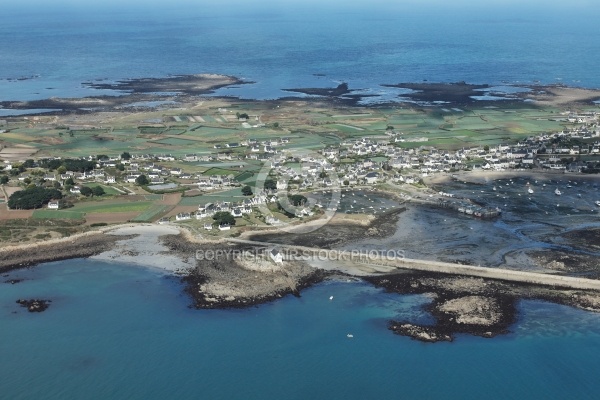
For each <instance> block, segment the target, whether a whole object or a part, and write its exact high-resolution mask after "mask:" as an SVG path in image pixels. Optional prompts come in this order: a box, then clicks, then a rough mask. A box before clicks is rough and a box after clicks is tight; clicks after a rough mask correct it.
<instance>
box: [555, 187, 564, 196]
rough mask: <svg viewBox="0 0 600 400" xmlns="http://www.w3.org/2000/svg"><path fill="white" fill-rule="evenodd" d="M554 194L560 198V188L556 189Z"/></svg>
mask: <svg viewBox="0 0 600 400" xmlns="http://www.w3.org/2000/svg"><path fill="white" fill-rule="evenodd" d="M554 194H555V195H557V196H560V195H561V194H562V193H561V192H560V190H558V188H556V189H555V190H554Z"/></svg>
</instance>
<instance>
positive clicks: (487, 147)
mask: <svg viewBox="0 0 600 400" xmlns="http://www.w3.org/2000/svg"><path fill="white" fill-rule="evenodd" d="M483 151H485V152H486V153H487V152H488V151H490V146H488V145H487V144H486V145H485V146H483Z"/></svg>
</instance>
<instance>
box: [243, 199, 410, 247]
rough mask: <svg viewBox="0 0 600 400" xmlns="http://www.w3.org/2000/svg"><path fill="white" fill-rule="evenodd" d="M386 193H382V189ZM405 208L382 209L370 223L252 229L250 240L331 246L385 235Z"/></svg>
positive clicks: (390, 231) (390, 232)
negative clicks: (309, 229) (305, 228)
mask: <svg viewBox="0 0 600 400" xmlns="http://www.w3.org/2000/svg"><path fill="white" fill-rule="evenodd" d="M380 194H381V195H384V194H383V193H380ZM404 211H406V208H405V207H401V208H398V209H396V210H393V211H389V212H386V213H382V214H380V215H378V216H377V217H375V218H373V220H371V221H369V222H368V223H367V224H361V223H352V222H351V221H345V222H344V223H329V224H327V225H325V226H323V227H321V228H319V229H318V230H316V231H314V232H310V233H307V234H298V233H285V232H280V231H277V232H266V233H260V232H257V233H251V234H249V235H248V239H249V240H256V241H261V242H269V243H278V244H285V245H296V246H307V247H320V248H323V249H332V248H334V246H336V245H341V244H345V243H348V242H352V241H355V240H358V239H361V238H383V237H387V236H391V235H392V234H393V233H394V232H395V231H396V223H397V222H398V218H399V217H400V214H402V213H403V212H404Z"/></svg>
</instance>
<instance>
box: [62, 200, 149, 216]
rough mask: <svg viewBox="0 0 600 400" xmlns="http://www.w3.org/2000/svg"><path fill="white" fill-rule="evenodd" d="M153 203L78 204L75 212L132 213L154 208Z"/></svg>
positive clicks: (74, 208)
mask: <svg viewBox="0 0 600 400" xmlns="http://www.w3.org/2000/svg"><path fill="white" fill-rule="evenodd" d="M152 204H153V203H152V202H149V201H135V202H120V203H117V202H110V203H108V202H94V203H93V204H89V203H87V204H86V203H85V202H82V203H77V204H75V206H74V207H73V210H74V211H79V212H85V213H116V212H132V211H140V212H141V211H146V210H147V209H148V208H149V207H151V206H152Z"/></svg>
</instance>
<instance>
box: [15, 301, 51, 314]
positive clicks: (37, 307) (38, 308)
mask: <svg viewBox="0 0 600 400" xmlns="http://www.w3.org/2000/svg"><path fill="white" fill-rule="evenodd" d="M51 302H52V300H40V299H31V300H25V299H19V300H17V304H20V305H21V306H23V307H26V308H27V311H29V312H43V311H46V309H47V308H48V307H49V306H50V303H51Z"/></svg>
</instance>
